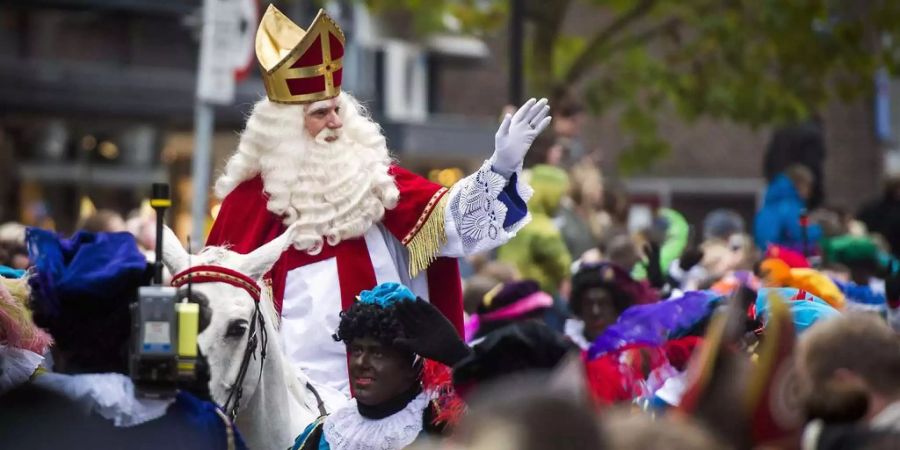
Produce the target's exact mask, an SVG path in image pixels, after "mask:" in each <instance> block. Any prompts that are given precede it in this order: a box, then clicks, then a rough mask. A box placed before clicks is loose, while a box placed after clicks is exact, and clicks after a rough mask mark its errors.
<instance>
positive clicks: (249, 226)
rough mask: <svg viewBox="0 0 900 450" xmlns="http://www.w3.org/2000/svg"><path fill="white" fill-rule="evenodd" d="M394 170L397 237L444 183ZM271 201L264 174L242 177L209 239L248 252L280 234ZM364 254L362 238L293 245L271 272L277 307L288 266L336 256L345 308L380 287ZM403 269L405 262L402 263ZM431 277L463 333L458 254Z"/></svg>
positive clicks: (392, 221)
mask: <svg viewBox="0 0 900 450" xmlns="http://www.w3.org/2000/svg"><path fill="white" fill-rule="evenodd" d="M390 173H391V174H392V175H393V176H394V180H395V182H396V184H397V188H398V189H399V190H400V202H399V204H398V205H397V207H396V208H394V209H392V210H388V211H386V212H385V216H384V219H383V220H382V223H383V224H384V225H385V227H387V229H388V231H389V232H390V233H391V234H392V235H393V236H394V237H396V238H397V240H402V239H403V238H404V237H406V235H407V234H408V233H409V232H410V231H411V230H412V229H413V228H415V226H416V223H417V222H418V221H419V219H420V216H422V212H423V211H424V210H425V208H426V206H427V205H428V204H429V202H430V201H431V200H432V198H433V197H434V196H435V194H437V193H438V191H440V190H441V186H440V185H437V184H435V183H432V182H430V181H428V180H425V179H424V178H422V177H420V176H418V175H416V174H414V173H412V172H409V171H408V170H406V169H403V168H401V167H399V166H392V167H391V169H390ZM266 201H267V195H266V194H265V192H264V186H263V182H262V178H261V177H260V176H256V177H254V178H252V179H250V180H247V181H244V182H243V183H241V184H240V185H239V186H238V187H237V188H235V189H234V191H232V192H231V193H230V194H228V196H227V197H225V199H224V200H223V201H222V205H221V208H220V209H219V215H218V216H217V217H216V221H215V223H214V224H213V227H212V230H211V231H210V233H209V238H208V239H207V241H206V245H230V246H231V249H232V250H234V251H237V252H238V253H245V254H246V253H250V252H251V251H253V250H255V249H257V248H259V247H260V246H262V245H263V244H265V243H266V242H269V241H271V240H272V239H274V238H276V237H278V236H279V235H281V233H283V232H284V230H285V229H286V227H285V226H284V224H283V223H282V221H281V219H280V218H279V217H276V216H275V215H274V214H272V213H271V212H270V211H269V210H268V209H266ZM360 254H368V251H367V249H366V246H365V240H364V239H363V238H357V239H351V240H347V241H344V242H342V243H340V244H338V246H337V247H332V246H330V245H327V244H326V245H325V247H324V248H323V250H322V252H321V253H319V254H318V255H309V254H307V253H305V252H299V251H297V250H294V249H293V248H291V249H289V250H288V251H286V252H285V253H284V254H283V255H282V256H281V259H279V260H278V262H276V263H275V266H274V267H273V268H272V271H271V272H270V273H269V275H268V278H270V280H271V283H272V290H273V295H274V302H275V308H276V310H277V311H278V312H279V313H280V312H281V304H282V300H283V298H284V284H285V281H286V278H287V272H288V271H289V270H291V269H293V268H296V267H299V266H302V265H305V264H310V263H314V262H317V261H322V260H325V259H328V258H332V257H336V258H337V260H338V261H337V264H338V276H339V277H340V280H341V290H342V291H341V303H342V306H343V307H344V308H346V307H347V306H348V305H349V304H350V303H352V301H353V299H354V298H355V297H356V295H357V294H359V291H361V290H365V289H371V288H373V287H375V283H376V281H375V274H374V270H373V269H372V266H371V261H369V259H368V258H359V255H360ZM400 270H406V268H405V267H401V268H400ZM427 277H428V284H429V299H430V301H431V303H432V304H434V305H435V307H437V308H438V310H440V311H441V312H442V313H443V314H444V315H445V316H446V317H447V318H448V319H449V320H450V322H451V323H453V325H454V326H455V327H456V329H457V331H458V332H459V333H460V335H462V326H463V320H462V285H461V283H460V277H459V265H458V263H457V261H456V259H454V258H438V259H437V260H436V261H435V262H434V263H432V264H431V266H430V267H429V268H428V270H427ZM354 291H355V292H354Z"/></svg>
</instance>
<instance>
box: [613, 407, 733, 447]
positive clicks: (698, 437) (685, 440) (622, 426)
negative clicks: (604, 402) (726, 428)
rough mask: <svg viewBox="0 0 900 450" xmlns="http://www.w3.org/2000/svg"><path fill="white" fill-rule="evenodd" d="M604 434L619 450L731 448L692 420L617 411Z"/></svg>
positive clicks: (614, 412)
mask: <svg viewBox="0 0 900 450" xmlns="http://www.w3.org/2000/svg"><path fill="white" fill-rule="evenodd" d="M603 430H604V433H605V434H606V435H607V436H609V441H610V445H611V447H612V448H614V449H616V450H650V449H663V448H664V449H667V450H725V449H728V448H730V447H728V446H727V445H725V444H723V443H722V442H720V440H719V439H716V438H715V437H714V436H713V435H712V434H711V433H710V432H709V431H707V430H706V429H705V428H704V427H703V426H702V425H701V424H699V423H697V422H696V421H694V420H691V419H690V418H689V417H673V416H671V415H665V416H662V417H656V418H651V417H650V416H649V415H648V414H642V413H634V411H625V410H621V409H617V410H614V411H612V412H611V413H610V414H608V415H606V416H604V418H603Z"/></svg>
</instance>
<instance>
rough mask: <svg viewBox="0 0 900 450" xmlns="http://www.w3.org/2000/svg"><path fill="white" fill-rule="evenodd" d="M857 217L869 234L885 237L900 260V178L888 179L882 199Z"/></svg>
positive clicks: (865, 208) (863, 209) (867, 205)
mask: <svg viewBox="0 0 900 450" xmlns="http://www.w3.org/2000/svg"><path fill="white" fill-rule="evenodd" d="M857 217H858V218H859V220H861V221H862V222H863V223H865V224H866V227H867V228H868V229H869V232H871V233H877V234H880V235H881V236H882V237H884V239H885V240H886V241H887V243H888V245H890V250H891V252H892V253H893V254H894V256H895V257H897V258H900V177H897V176H895V177H892V178H890V179H888V180H887V181H886V182H885V183H884V193H883V194H882V196H881V198H880V199H878V200H875V201H872V202H870V203H867V204H866V205H865V206H863V207H862V209H860V211H859V214H858V215H857Z"/></svg>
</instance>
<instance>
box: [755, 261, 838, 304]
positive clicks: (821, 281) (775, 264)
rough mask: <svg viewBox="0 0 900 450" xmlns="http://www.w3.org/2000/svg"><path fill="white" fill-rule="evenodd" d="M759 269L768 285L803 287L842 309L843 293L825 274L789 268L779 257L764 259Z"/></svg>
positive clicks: (807, 269)
mask: <svg viewBox="0 0 900 450" xmlns="http://www.w3.org/2000/svg"><path fill="white" fill-rule="evenodd" d="M760 269H761V270H762V273H763V279H764V281H765V284H766V286H768V287H792V288H796V289H803V290H804V291H807V292H809V293H810V294H813V295H815V296H816V297H819V298H821V299H822V300H825V301H826V302H827V303H828V304H829V305H831V306H832V307H834V308H835V309H838V310H841V309H844V304H845V303H846V300H845V298H844V293H843V292H841V290H840V288H838V287H837V285H836V284H834V282H833V281H831V279H830V278H828V277H827V276H826V275H824V274H822V273H820V272H818V271H816V270H814V269H809V268H791V267H790V266H788V265H787V263H785V262H784V261H782V260H780V259H774V258H770V259H766V260H764V261H763V262H762V264H761V266H760Z"/></svg>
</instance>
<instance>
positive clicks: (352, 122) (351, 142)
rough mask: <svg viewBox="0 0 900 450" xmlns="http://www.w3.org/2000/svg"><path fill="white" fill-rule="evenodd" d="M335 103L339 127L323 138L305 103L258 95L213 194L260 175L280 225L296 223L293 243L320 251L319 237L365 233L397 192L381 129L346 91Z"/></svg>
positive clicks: (339, 237)
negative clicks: (313, 131) (310, 128)
mask: <svg viewBox="0 0 900 450" xmlns="http://www.w3.org/2000/svg"><path fill="white" fill-rule="evenodd" d="M338 106H339V107H340V113H339V115H340V117H341V120H342V122H343V127H342V128H341V131H340V136H339V139H338V140H337V141H335V142H333V143H326V142H324V141H323V140H321V139H316V138H314V137H312V136H310V135H309V133H308V132H307V131H306V129H305V127H304V116H305V114H306V110H307V106H305V105H285V104H279V103H273V102H271V101H269V99H268V98H263V99H262V100H260V101H259V102H257V103H256V105H255V106H254V107H253V112H252V113H251V115H250V118H249V119H248V120H247V127H246V129H245V130H244V132H243V133H242V134H241V138H240V142H239V144H238V150H237V152H236V153H235V154H234V155H233V156H232V157H231V158H230V159H229V160H228V163H227V164H226V166H225V173H224V174H223V175H222V176H221V177H220V178H219V179H218V180H217V181H216V186H215V189H216V195H218V196H219V197H220V198H224V197H225V196H227V195H228V194H229V193H230V192H231V191H232V190H234V189H235V188H236V187H237V186H238V185H239V184H241V183H242V182H244V181H246V180H248V179H251V178H253V177H255V176H256V175H258V174H261V175H262V178H263V185H264V187H265V192H266V194H267V195H268V202H267V208H268V210H269V211H271V212H273V213H275V214H277V215H278V216H280V217H282V218H283V220H284V223H285V225H292V224H294V223H298V226H297V227H295V230H294V236H293V238H294V239H293V240H294V246H295V247H296V248H297V249H298V250H305V251H308V252H309V253H313V254H315V253H318V252H319V251H321V249H322V246H323V244H324V241H325V240H327V242H328V243H329V244H331V245H336V244H337V243H339V242H341V241H342V240H344V239H350V238H354V237H358V236H362V235H363V234H365V232H366V231H367V230H368V229H369V228H370V227H371V226H372V225H373V224H375V223H377V222H378V221H379V220H381V218H382V217H383V216H384V211H385V209H391V208H393V207H394V206H396V204H397V199H398V197H399V191H398V190H397V187H396V185H395V184H394V179H393V177H391V176H390V174H389V173H388V169H389V167H390V165H391V158H390V154H389V152H388V149H387V145H386V141H385V138H384V135H383V134H382V133H381V128H380V127H379V126H378V124H376V123H375V122H374V121H372V119H371V118H370V117H369V115H368V114H367V112H366V111H365V109H364V108H363V107H362V106H361V105H360V104H359V102H357V101H356V99H354V98H353V97H352V96H350V95H349V94H347V93H341V94H340V96H339V97H338ZM326 130H327V129H326ZM320 136H321V135H320Z"/></svg>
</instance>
